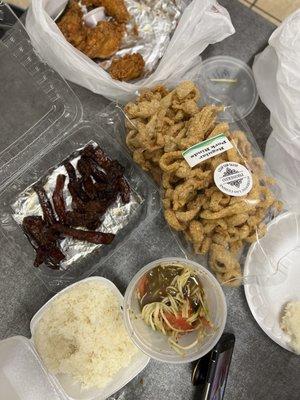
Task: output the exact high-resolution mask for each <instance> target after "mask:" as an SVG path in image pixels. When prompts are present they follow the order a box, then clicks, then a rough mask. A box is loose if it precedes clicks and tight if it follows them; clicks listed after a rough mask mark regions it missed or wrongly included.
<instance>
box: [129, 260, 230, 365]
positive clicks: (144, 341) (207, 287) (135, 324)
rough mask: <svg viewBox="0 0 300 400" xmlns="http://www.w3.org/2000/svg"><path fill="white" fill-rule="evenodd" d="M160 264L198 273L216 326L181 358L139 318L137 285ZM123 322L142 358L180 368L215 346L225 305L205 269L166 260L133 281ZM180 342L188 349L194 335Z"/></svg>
mask: <svg viewBox="0 0 300 400" xmlns="http://www.w3.org/2000/svg"><path fill="white" fill-rule="evenodd" d="M163 264H181V265H186V266H190V267H192V268H194V269H195V270H196V271H197V273H198V274H199V277H200V280H201V283H202V285H203V288H204V291H205V293H206V297H207V303H208V308H209V310H210V311H209V312H210V317H211V321H212V322H213V324H214V326H215V328H214V329H213V331H212V333H211V334H209V335H208V336H207V337H205V338H204V340H203V342H201V343H200V344H198V345H197V346H195V347H194V348H192V349H191V350H187V351H186V352H185V354H184V355H179V354H178V353H176V352H175V350H173V349H172V348H171V347H170V345H169V344H168V342H167V337H166V336H164V335H163V334H162V333H160V332H154V331H153V330H152V329H151V328H150V327H149V326H147V325H146V324H145V322H144V321H143V320H142V318H141V317H140V306H139V303H138V299H137V292H136V285H137V283H138V282H139V280H140V279H141V277H142V276H143V275H145V274H146V273H147V272H148V271H150V270H151V269H152V268H154V267H156V266H158V265H163ZM124 318H125V326H126V328H127V330H128V333H129V335H130V337H131V339H132V341H133V342H134V343H135V344H136V346H138V347H139V348H140V349H141V350H142V351H143V352H144V353H145V354H147V355H148V356H150V357H151V358H154V359H156V360H158V361H162V362H167V363H171V364H182V363H188V362H191V361H195V360H197V359H198V358H201V357H203V356H204V355H205V354H207V353H208V352H209V351H210V350H211V349H212V348H213V347H214V346H215V345H216V343H217V342H218V340H219V339H220V337H221V335H222V333H223V331H224V328H225V323H226V318H227V305H226V300H225V295H224V292H223V290H222V288H221V285H220V284H219V282H218V281H217V279H216V278H215V277H214V276H213V275H212V274H211V273H210V272H209V271H208V270H207V269H206V268H204V267H202V265H200V264H198V263H196V262H194V261H191V260H187V259H186V258H178V257H166V258H161V259H159V260H155V261H153V262H151V263H149V264H147V265H146V266H145V267H144V268H142V269H141V270H140V271H139V272H138V273H137V274H136V275H135V276H134V277H133V279H132V280H131V282H130V283H129V285H128V287H127V290H126V293H125V296H124ZM183 340H185V343H184V344H185V345H189V344H190V343H191V342H193V341H194V340H195V337H194V333H187V334H186V335H184V336H183Z"/></svg>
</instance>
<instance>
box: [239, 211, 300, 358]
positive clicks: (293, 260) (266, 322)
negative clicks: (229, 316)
mask: <svg viewBox="0 0 300 400" xmlns="http://www.w3.org/2000/svg"><path fill="white" fill-rule="evenodd" d="M299 229H300V214H295V213H292V212H286V213H284V214H281V215H279V216H278V217H276V218H275V219H274V220H273V221H272V222H270V223H269V224H268V225H267V234H266V235H265V236H264V237H263V238H262V239H260V240H259V241H258V242H256V243H253V244H252V246H251V247H250V249H249V252H248V255H247V259H246V262H245V267H244V275H245V276H246V281H247V280H248V281H249V283H248V284H245V285H244V290H245V295H246V299H247V302H248V305H249V308H250V310H251V312H252V314H253V317H254V318H255V320H256V322H257V323H258V324H259V326H260V327H261V329H262V330H263V331H264V332H265V333H266V334H267V335H268V336H269V337H270V338H271V339H272V340H273V341H274V342H276V343H277V344H279V345H280V346H281V347H283V348H285V349H287V350H289V351H292V350H291V348H290V346H289V341H290V338H289V336H288V335H287V334H286V333H285V332H284V331H283V330H282V329H281V327H280V319H281V316H282V313H283V310H284V307H285V306H286V304H287V303H288V302H290V301H299V300H300V268H299V258H300V236H299ZM251 276H252V277H255V278H254V279H251V280H249V277H251Z"/></svg>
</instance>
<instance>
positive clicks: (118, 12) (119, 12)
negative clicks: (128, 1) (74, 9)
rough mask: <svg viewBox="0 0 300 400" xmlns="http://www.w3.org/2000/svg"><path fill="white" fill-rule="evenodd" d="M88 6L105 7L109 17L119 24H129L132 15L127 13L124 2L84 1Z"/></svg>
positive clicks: (106, 0) (109, 0)
mask: <svg viewBox="0 0 300 400" xmlns="http://www.w3.org/2000/svg"><path fill="white" fill-rule="evenodd" d="M82 4H84V5H86V6H94V7H104V8H105V12H106V14H107V15H109V16H111V17H113V18H115V20H116V21H117V22H119V23H124V22H128V21H129V19H130V14H129V12H128V11H127V8H126V5H125V3H124V0H83V1H82Z"/></svg>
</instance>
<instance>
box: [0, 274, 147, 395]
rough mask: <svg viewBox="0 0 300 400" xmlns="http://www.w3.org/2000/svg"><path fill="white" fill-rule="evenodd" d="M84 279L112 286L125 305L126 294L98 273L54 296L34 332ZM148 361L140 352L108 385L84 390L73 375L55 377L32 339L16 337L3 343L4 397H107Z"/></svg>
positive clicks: (0, 375)
mask: <svg viewBox="0 0 300 400" xmlns="http://www.w3.org/2000/svg"><path fill="white" fill-rule="evenodd" d="M83 282H99V283H101V284H102V285H105V286H107V287H109V288H110V289H111V290H112V291H113V292H114V293H115V294H116V296H117V297H118V298H119V301H120V306H121V305H122V304H123V296H122V294H121V293H120V291H119V290H118V289H117V287H116V286H115V285H114V284H113V283H112V282H111V281H109V280H108V279H105V278H102V277H97V276H95V277H90V278H87V279H83V280H81V281H79V282H76V283H74V284H73V285H70V286H68V287H67V288H65V289H64V290H62V291H61V292H60V293H58V294H57V295H55V296H54V297H52V298H51V299H50V300H49V301H48V302H47V303H46V304H45V305H44V306H43V307H42V308H41V309H40V310H39V311H38V312H37V313H36V314H35V315H34V317H33V318H32V320H31V323H30V331H31V334H32V335H34V332H35V329H36V326H37V324H38V321H39V320H40V318H42V316H43V314H44V312H45V311H46V310H47V308H48V307H49V306H50V305H51V304H52V303H53V300H54V299H56V298H57V297H58V296H61V295H62V294H63V293H64V292H66V291H68V290H70V289H71V288H73V287H74V286H77V285H79V284H82V283H83ZM99 340H101V339H99ZM148 362H149V357H147V356H146V355H145V354H143V353H142V352H139V353H138V354H137V355H136V356H134V358H133V360H132V362H131V363H130V364H129V365H128V366H127V367H125V368H123V369H121V370H120V371H119V372H118V374H117V375H116V376H115V378H114V379H113V380H112V381H110V382H109V383H108V384H107V385H106V386H105V387H103V388H102V389H96V388H95V389H90V390H84V391H81V390H80V386H79V384H78V383H75V382H74V380H73V379H72V378H71V377H68V376H63V375H61V376H54V375H53V374H51V373H49V372H48V371H47V369H46V367H45V366H44V364H43V361H42V360H41V358H40V356H39V355H38V353H37V351H36V349H35V346H34V342H33V339H32V338H31V339H27V338H25V337H23V336H14V337H11V338H8V339H5V340H2V341H1V342H0V393H1V398H3V399H5V400H6V399H14V398H18V399H20V400H35V399H36V400H93V399H97V400H104V399H106V398H107V397H109V396H111V395H112V394H113V393H115V392H117V391H118V390H120V389H121V388H122V387H123V386H125V385H126V384H127V383H128V382H129V381H131V380H132V379H133V378H134V377H135V376H136V375H138V374H139V373H140V372H141V371H142V370H143V369H144V368H145V367H146V366H147V364H148ZM2 396H3V397H2Z"/></svg>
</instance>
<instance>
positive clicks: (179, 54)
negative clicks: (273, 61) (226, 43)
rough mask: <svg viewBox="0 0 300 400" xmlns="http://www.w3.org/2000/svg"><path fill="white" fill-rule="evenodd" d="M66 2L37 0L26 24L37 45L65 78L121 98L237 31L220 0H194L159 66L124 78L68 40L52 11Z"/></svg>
mask: <svg viewBox="0 0 300 400" xmlns="http://www.w3.org/2000/svg"><path fill="white" fill-rule="evenodd" d="M65 3H66V0H32V5H31V7H30V9H29V11H28V13H27V18H26V29H27V31H28V33H29V36H30V39H31V41H32V44H33V46H34V47H35V49H36V50H37V51H38V52H39V54H40V55H41V56H42V57H43V58H44V59H45V60H46V61H47V63H48V64H49V65H51V66H52V67H53V68H54V69H56V70H57V71H58V72H59V73H60V74H61V75H62V76H63V77H64V78H66V79H68V80H70V81H72V82H75V83H77V84H78V85H81V86H84V87H86V88H87V89H90V90H91V91H93V92H95V93H99V94H101V95H103V96H105V97H107V98H109V99H111V100H118V101H120V102H126V101H129V100H130V99H131V98H133V97H134V95H135V94H136V93H137V91H138V90H139V89H140V88H142V87H143V86H151V85H154V84H157V83H159V82H161V81H164V82H168V83H170V82H172V81H175V80H178V79H180V78H182V77H183V76H184V75H185V73H186V72H187V71H188V70H190V69H191V68H192V67H193V66H194V65H195V64H196V63H197V62H199V54H201V53H202V51H203V50H204V49H205V48H206V47H207V46H208V45H209V44H211V43H216V42H219V41H221V40H223V39H225V38H226V37H227V36H229V35H232V34H233V33H234V32H235V30H234V28H233V26H232V23H231V20H230V16H229V14H228V12H227V11H226V9H224V8H223V7H221V6H220V5H219V4H218V3H217V2H216V1H215V0H193V1H192V2H191V3H190V4H189V5H188V6H187V7H186V9H185V10H184V12H183V15H182V17H181V19H180V21H179V23H178V26H177V28H176V30H175V32H174V34H173V36H172V39H171V41H170V43H169V45H168V47H167V50H166V52H165V54H164V55H163V57H162V59H161V60H160V62H159V64H158V66H157V68H156V70H155V71H154V72H153V73H152V74H151V75H150V76H149V77H148V78H146V79H141V80H140V81H138V82H137V83H134V84H133V83H126V82H119V81H116V80H113V79H112V78H111V76H110V75H109V74H108V73H107V72H106V71H104V70H103V69H102V68H100V67H99V66H98V65H97V64H96V63H95V62H93V61H92V60H91V59H89V58H88V57H87V56H85V55H84V54H83V53H81V52H80V51H79V50H77V49H75V48H74V47H73V46H72V45H71V44H70V43H68V42H67V41H66V40H65V38H64V36H63V35H62V33H61V32H60V30H59V28H58V27H57V25H56V23H55V22H54V21H53V20H52V18H51V17H50V15H51V16H53V15H56V13H57V11H59V10H60V9H62V7H63V5H64V4H65Z"/></svg>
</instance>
